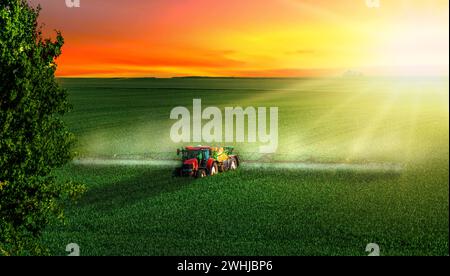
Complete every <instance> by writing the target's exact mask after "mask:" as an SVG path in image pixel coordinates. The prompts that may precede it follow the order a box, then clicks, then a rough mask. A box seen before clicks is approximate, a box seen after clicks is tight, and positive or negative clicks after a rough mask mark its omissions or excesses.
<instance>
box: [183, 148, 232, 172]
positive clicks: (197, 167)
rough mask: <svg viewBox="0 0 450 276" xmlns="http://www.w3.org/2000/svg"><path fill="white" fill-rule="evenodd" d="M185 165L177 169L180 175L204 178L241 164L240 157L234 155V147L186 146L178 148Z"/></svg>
mask: <svg viewBox="0 0 450 276" xmlns="http://www.w3.org/2000/svg"><path fill="white" fill-rule="evenodd" d="M177 154H178V155H180V154H181V158H182V162H183V165H182V167H181V168H177V169H176V170H175V174H176V175H178V176H192V177H197V178H203V177H206V176H208V175H210V176H213V175H216V174H218V173H219V172H225V171H228V170H235V169H237V167H238V166H239V162H240V161H239V157H238V156H237V155H233V147H223V148H221V147H209V146H197V147H192V146H191V147H185V148H183V149H178V150H177Z"/></svg>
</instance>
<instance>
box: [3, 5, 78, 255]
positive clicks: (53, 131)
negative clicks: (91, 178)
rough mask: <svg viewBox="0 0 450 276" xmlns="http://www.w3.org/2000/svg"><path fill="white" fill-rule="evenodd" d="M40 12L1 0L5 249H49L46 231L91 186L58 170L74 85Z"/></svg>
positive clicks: (66, 145) (65, 153) (65, 152)
mask: <svg viewBox="0 0 450 276" xmlns="http://www.w3.org/2000/svg"><path fill="white" fill-rule="evenodd" d="M39 11H40V8H39V7H37V8H34V7H32V6H30V5H29V4H28V3H27V1H26V0H0V255H39V254H45V253H47V251H46V249H45V247H44V246H43V245H42V244H41V243H40V242H39V241H40V236H41V233H42V231H43V230H44V228H45V226H46V225H47V224H48V223H49V222H50V221H51V220H52V219H54V218H55V217H58V218H62V215H63V212H62V211H63V207H64V206H63V203H64V202H65V201H66V200H67V198H74V197H76V196H77V195H79V194H80V193H81V192H82V190H83V189H84V187H83V186H81V185H77V184H74V183H71V182H70V183H64V184H62V183H60V182H59V181H57V180H56V179H55V177H54V176H53V175H52V170H54V169H55V168H57V167H60V166H62V165H64V164H66V163H67V162H68V161H70V160H71V158H72V156H71V150H70V149H71V145H72V144H73V135H72V134H71V133H70V132H69V131H68V129H67V127H66V126H65V124H64V122H63V121H62V118H61V117H62V115H64V114H65V113H66V112H68V111H69V104H68V100H67V92H66V91H65V90H64V89H62V88H61V87H60V86H59V85H58V83H57V81H56V79H55V70H56V63H55V59H56V58H57V57H58V56H59V55H60V54H61V47H62V45H63V43H64V40H63V37H62V36H61V34H60V33H59V32H57V34H56V39H55V40H53V41H52V40H51V39H43V37H42V32H41V28H40V27H39V24H38V21H37V19H38V16H39Z"/></svg>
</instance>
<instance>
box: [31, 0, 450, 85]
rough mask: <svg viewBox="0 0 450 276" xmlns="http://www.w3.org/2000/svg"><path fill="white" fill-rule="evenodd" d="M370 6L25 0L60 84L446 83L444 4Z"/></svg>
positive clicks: (350, 2) (317, 1)
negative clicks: (341, 79) (397, 79)
mask: <svg viewBox="0 0 450 276" xmlns="http://www.w3.org/2000/svg"><path fill="white" fill-rule="evenodd" d="M367 1H369V0H339V1H331V0H226V1H225V0H221V1H219V0H127V1H124V0H80V7H79V8H68V7H67V6H66V1H65V0H29V2H31V3H32V5H36V4H40V5H41V6H42V11H41V15H40V19H39V20H40V22H41V23H43V24H44V34H45V35H46V36H50V37H54V30H59V31H61V32H62V34H63V36H64V38H65V45H64V47H63V53H62V56H61V57H60V58H58V60H57V63H58V69H57V75H58V76H65V77H174V76H234V77H323V76H337V75H342V74H343V73H344V72H346V71H348V70H352V71H356V72H361V73H362V74H365V75H387V76H409V75H411V76H423V75H425V76H428V75H446V76H448V66H449V63H448V60H449V12H448V11H449V1H448V0H380V5H379V7H369V6H368V4H367ZM371 1H377V0H371Z"/></svg>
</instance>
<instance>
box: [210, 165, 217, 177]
mask: <svg viewBox="0 0 450 276" xmlns="http://www.w3.org/2000/svg"><path fill="white" fill-rule="evenodd" d="M218 171H219V169H218V167H217V163H214V164H213V165H212V166H211V170H210V171H209V175H210V176H214V175H216V174H217V173H218Z"/></svg>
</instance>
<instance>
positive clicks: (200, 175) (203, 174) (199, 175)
mask: <svg viewBox="0 0 450 276" xmlns="http://www.w3.org/2000/svg"><path fill="white" fill-rule="evenodd" d="M204 177H206V171H205V170H204V169H200V170H198V171H197V178H204Z"/></svg>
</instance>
